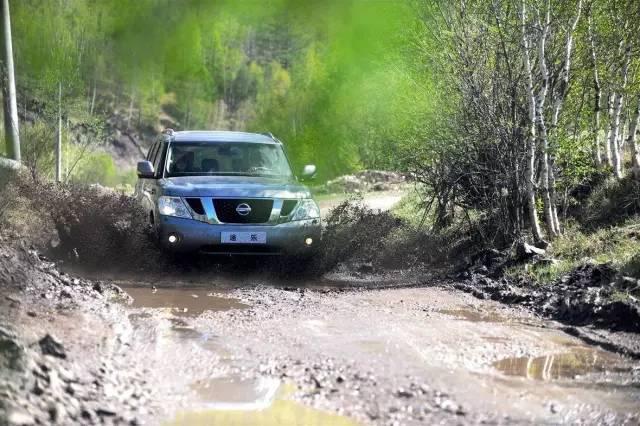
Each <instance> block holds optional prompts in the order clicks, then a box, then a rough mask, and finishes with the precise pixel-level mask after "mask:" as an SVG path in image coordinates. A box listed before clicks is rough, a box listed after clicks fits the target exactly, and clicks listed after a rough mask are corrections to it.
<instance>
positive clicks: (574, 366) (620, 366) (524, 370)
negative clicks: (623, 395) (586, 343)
mask: <svg viewBox="0 0 640 426" xmlns="http://www.w3.org/2000/svg"><path fill="white" fill-rule="evenodd" d="M493 366H494V367H495V368H496V369H497V370H498V371H500V372H502V373H503V374H505V375H507V376H518V377H523V378H526V379H532V380H542V381H551V380H560V379H577V378H579V377H580V376H585V375H590V374H607V373H625V372H630V371H632V369H633V366H632V365H631V364H630V361H629V360H626V359H624V358H622V357H621V356H619V355H616V354H613V353H610V352H604V351H601V350H597V349H589V348H574V349H572V350H570V351H568V352H563V353H558V354H552V355H546V356H538V357H513V358H505V359H502V360H500V361H497V362H495V363H493Z"/></svg>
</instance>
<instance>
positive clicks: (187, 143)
mask: <svg viewBox="0 0 640 426" xmlns="http://www.w3.org/2000/svg"><path fill="white" fill-rule="evenodd" d="M137 172H138V178H139V179H138V182H137V184H136V190H135V196H136V198H137V199H138V200H139V201H140V203H141V204H142V206H143V208H144V209H145V211H146V212H147V214H148V216H149V223H150V224H151V226H152V228H153V230H154V231H155V235H156V237H157V238H158V241H159V242H160V245H161V247H162V248H164V249H167V250H170V251H175V252H189V251H193V252H195V251H200V252H205V253H211V254H261V255H262V254H293V255H304V254H311V253H312V252H313V249H314V248H315V247H316V246H317V244H318V242H319V241H320V233H321V224H320V209H319V208H318V205H317V204H316V202H315V201H314V200H313V199H312V198H311V193H310V191H309V189H308V188H307V187H305V186H304V185H302V184H301V183H300V182H299V179H298V178H296V176H294V174H293V173H292V172H291V167H290V165H289V161H288V159H287V156H286V154H285V150H284V148H283V145H282V142H280V141H279V140H278V139H276V138H275V137H273V135H271V134H256V133H243V132H228V131H183V132H174V131H173V130H171V129H168V130H165V131H164V132H162V134H161V136H160V137H159V138H158V140H157V141H156V142H155V143H154V144H153V146H152V147H151V149H150V150H149V153H148V155H147V158H146V160H144V161H140V162H139V163H138V168H137ZM315 173H316V167H315V166H313V165H307V166H305V167H304V169H303V171H302V173H301V179H300V180H303V181H304V180H310V179H313V177H314V176H315Z"/></svg>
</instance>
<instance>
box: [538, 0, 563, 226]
mask: <svg viewBox="0 0 640 426" xmlns="http://www.w3.org/2000/svg"><path fill="white" fill-rule="evenodd" d="M550 21H551V5H550V3H549V1H547V3H546V13H545V22H544V24H543V25H542V31H541V32H540V38H539V39H538V65H539V67H540V76H541V78H542V83H541V85H540V91H539V92H538V101H537V105H536V110H537V111H536V119H537V121H538V137H539V139H540V144H541V151H542V170H541V176H540V183H541V189H542V201H543V204H544V217H545V221H546V223H547V230H548V232H549V236H550V237H551V238H553V237H556V236H557V235H558V234H559V230H558V229H557V228H556V223H555V220H554V214H553V200H552V197H551V190H550V187H551V183H552V178H551V177H550V173H551V165H550V158H549V136H548V131H547V123H546V121H545V119H544V104H545V101H546V98H547V93H548V91H549V70H548V68H547V61H546V45H547V35H548V34H549V26H550Z"/></svg>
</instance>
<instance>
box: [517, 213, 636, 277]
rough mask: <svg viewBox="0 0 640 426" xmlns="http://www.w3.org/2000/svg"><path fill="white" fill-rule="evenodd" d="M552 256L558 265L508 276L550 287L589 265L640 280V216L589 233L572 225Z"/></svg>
mask: <svg viewBox="0 0 640 426" xmlns="http://www.w3.org/2000/svg"><path fill="white" fill-rule="evenodd" d="M548 255H549V256H550V257H552V258H554V259H557V262H556V263H552V264H541V265H534V266H531V265H529V266H528V267H527V266H526V265H525V266H518V267H515V268H511V269H510V270H509V271H508V272H507V273H508V274H509V275H511V276H514V275H522V274H525V275H528V276H529V277H531V278H532V279H534V280H535V281H536V282H539V283H542V284H548V283H550V282H552V281H555V280H556V279H558V278H560V277H561V276H562V275H564V274H566V273H568V272H569V271H571V270H572V269H574V268H576V267H578V266H580V265H583V264H585V263H589V262H591V263H609V264H611V265H612V266H613V267H614V268H616V269H619V270H621V271H622V272H623V273H625V274H629V275H632V276H635V277H640V217H635V218H631V219H628V220H627V221H626V222H624V223H622V224H621V225H618V226H612V227H607V228H601V229H598V230H596V231H594V232H585V231H584V230H583V229H581V228H580V227H579V226H578V225H576V224H572V225H570V226H569V227H568V228H566V229H565V232H564V234H563V235H562V236H561V237H559V238H558V239H556V240H555V241H553V243H552V245H551V248H550V250H549V251H548Z"/></svg>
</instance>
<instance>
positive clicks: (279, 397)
mask: <svg viewBox="0 0 640 426" xmlns="http://www.w3.org/2000/svg"><path fill="white" fill-rule="evenodd" d="M195 390H196V391H197V393H198V395H199V396H200V397H202V398H203V401H202V405H201V406H200V407H197V408H195V409H194V410H190V411H182V412H179V413H178V414H177V415H176V416H175V418H174V419H173V420H171V421H169V422H167V423H164V424H165V425H167V426H170V425H213V424H220V425H234V426H255V425H263V426H270V425H273V426H276V425H277V426H298V425H299V426H307V425H314V426H355V425H357V423H355V422H354V421H353V420H351V419H349V418H347V417H343V416H339V415H337V414H332V413H328V412H325V411H321V410H317V409H314V408H311V407H308V406H305V405H302V404H300V403H298V402H296V401H293V400H291V399H288V398H289V397H290V395H291V394H292V393H293V389H292V386H288V385H281V384H280V382H279V380H277V379H269V378H262V379H258V380H242V379H238V378H220V379H215V380H211V381H207V382H204V383H198V384H197V385H195Z"/></svg>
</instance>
